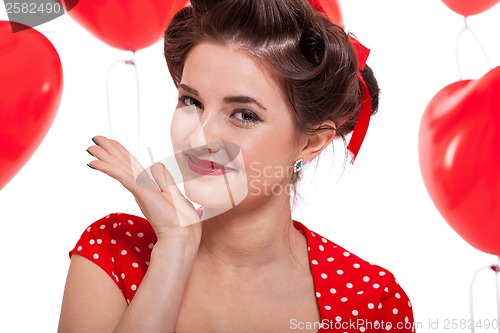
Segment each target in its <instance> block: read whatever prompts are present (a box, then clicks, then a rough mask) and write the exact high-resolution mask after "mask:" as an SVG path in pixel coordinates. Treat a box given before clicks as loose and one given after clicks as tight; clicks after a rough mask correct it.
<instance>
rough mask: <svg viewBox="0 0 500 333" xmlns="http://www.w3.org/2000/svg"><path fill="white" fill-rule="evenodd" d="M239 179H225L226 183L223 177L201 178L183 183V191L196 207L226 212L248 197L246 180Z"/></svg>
mask: <svg viewBox="0 0 500 333" xmlns="http://www.w3.org/2000/svg"><path fill="white" fill-rule="evenodd" d="M240 178H241V177H227V183H226V180H225V179H224V177H223V176H220V177H217V178H215V177H213V176H203V177H199V178H196V179H193V180H190V181H188V182H186V183H184V190H185V192H186V196H187V197H188V199H189V200H191V201H193V202H195V203H197V204H198V205H201V206H203V207H206V208H214V209H218V210H222V211H227V210H229V209H232V208H233V207H234V206H236V205H238V204H240V203H241V202H242V201H243V200H244V199H245V198H246V197H247V195H248V186H247V182H246V179H240ZM243 178H244V177H243Z"/></svg>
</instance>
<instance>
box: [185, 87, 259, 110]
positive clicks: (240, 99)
mask: <svg viewBox="0 0 500 333" xmlns="http://www.w3.org/2000/svg"><path fill="white" fill-rule="evenodd" d="M179 88H182V89H184V90H185V91H187V92H188V93H191V94H193V95H195V96H199V95H200V93H199V92H198V90H196V89H194V88H191V87H190V86H187V85H185V84H183V83H181V84H179ZM224 102H225V103H241V104H255V105H257V106H258V107H259V108H261V109H263V110H266V111H267V109H266V107H265V106H264V105H262V104H261V103H259V102H258V101H257V100H256V99H255V98H253V97H249V96H229V97H225V98H224Z"/></svg>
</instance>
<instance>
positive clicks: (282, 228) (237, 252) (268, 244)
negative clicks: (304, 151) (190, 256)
mask: <svg viewBox="0 0 500 333" xmlns="http://www.w3.org/2000/svg"><path fill="white" fill-rule="evenodd" d="M207 213H208V214H209V212H207ZM204 215H205V212H204ZM202 223H203V232H202V239H201V244H200V251H199V253H200V255H201V256H204V258H207V259H209V262H210V264H211V265H216V266H219V265H222V266H224V267H226V268H227V267H234V268H235V269H238V270H241V269H245V268H249V269H252V270H253V269H255V268H262V267H263V266H268V265H270V264H272V265H273V267H276V265H278V264H282V265H290V264H291V265H301V263H303V259H304V251H301V250H303V249H304V248H305V247H306V245H305V244H306V241H305V237H304V236H303V235H301V234H300V233H299V231H298V230H296V229H295V228H294V226H293V224H292V217H291V209H290V200H289V197H288V196H274V197H270V198H267V200H266V202H265V203H264V204H262V205H259V206H258V209H257V208H256V207H248V206H247V207H244V206H243V205H242V206H241V207H240V206H237V207H235V208H233V209H231V210H229V211H227V212H225V213H223V214H221V215H218V216H215V217H212V218H210V219H209V220H206V221H203V222H202ZM305 255H306V256H307V252H305ZM306 260H307V258H306Z"/></svg>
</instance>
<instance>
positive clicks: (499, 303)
mask: <svg viewBox="0 0 500 333" xmlns="http://www.w3.org/2000/svg"><path fill="white" fill-rule="evenodd" d="M484 270H492V271H493V272H495V285H496V288H495V289H496V290H495V291H496V301H497V320H498V321H497V323H498V322H500V294H499V291H500V285H499V283H498V273H499V272H500V257H498V262H497V264H496V266H495V265H490V266H485V267H481V268H479V269H478V270H477V271H476V272H475V273H474V275H473V277H472V281H471V284H470V293H469V311H470V321H471V333H475V331H476V330H475V320H474V286H475V284H476V279H477V276H478V274H479V273H480V272H482V271H484ZM497 328H498V332H499V333H500V325H497Z"/></svg>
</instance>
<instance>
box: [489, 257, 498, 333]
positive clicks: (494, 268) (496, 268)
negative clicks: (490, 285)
mask: <svg viewBox="0 0 500 333" xmlns="http://www.w3.org/2000/svg"><path fill="white" fill-rule="evenodd" d="M497 258H498V261H497V265H496V266H492V267H491V268H492V269H493V270H494V271H495V285H496V296H497V326H498V332H499V333H500V325H498V322H500V294H499V292H500V285H499V283H498V272H499V271H500V257H497Z"/></svg>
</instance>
